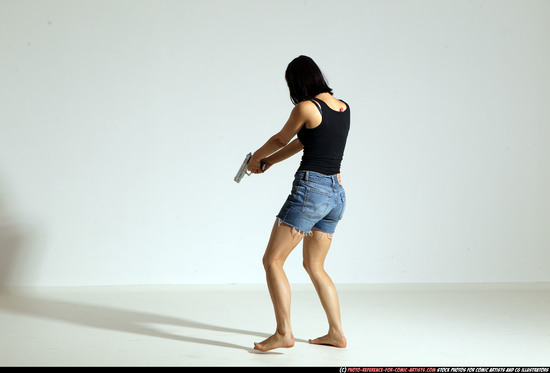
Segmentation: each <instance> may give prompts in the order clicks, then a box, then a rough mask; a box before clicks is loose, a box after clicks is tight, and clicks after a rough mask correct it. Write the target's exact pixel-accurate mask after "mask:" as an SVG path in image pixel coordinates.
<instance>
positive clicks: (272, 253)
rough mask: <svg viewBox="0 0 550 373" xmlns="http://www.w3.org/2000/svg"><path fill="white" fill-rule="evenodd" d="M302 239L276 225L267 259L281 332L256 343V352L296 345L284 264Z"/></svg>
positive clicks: (278, 330) (267, 268)
mask: <svg viewBox="0 0 550 373" xmlns="http://www.w3.org/2000/svg"><path fill="white" fill-rule="evenodd" d="M301 240H302V236H301V234H299V233H297V232H295V231H294V232H293V229H292V228H291V227H289V226H288V225H285V224H280V225H279V224H278V222H277V220H276V221H275V224H273V230H272V231H271V237H270V239H269V243H268V244H267V249H266V251H265V254H264V257H263V264H264V268H265V273H266V280H267V287H268V289H269V295H270V296H271V301H272V302H273V308H274V310H275V320H276V321H277V330H276V331H275V334H273V335H272V336H271V337H269V338H267V339H266V340H264V341H262V342H260V343H254V349H255V350H259V351H269V350H272V349H274V348H281V347H286V348H288V347H292V346H294V336H293V334H292V327H291V325H290V284H289V283H288V279H287V277H286V274H285V271H284V270H283V265H284V263H285V260H286V258H287V257H288V255H289V254H290V252H291V251H292V250H294V248H295V247H296V245H298V243H300V241H301Z"/></svg>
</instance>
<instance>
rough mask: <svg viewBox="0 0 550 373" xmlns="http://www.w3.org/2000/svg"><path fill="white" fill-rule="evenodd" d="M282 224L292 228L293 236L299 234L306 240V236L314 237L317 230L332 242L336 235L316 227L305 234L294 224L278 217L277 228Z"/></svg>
mask: <svg viewBox="0 0 550 373" xmlns="http://www.w3.org/2000/svg"><path fill="white" fill-rule="evenodd" d="M281 224H284V225H287V226H289V227H290V228H292V234H299V235H300V236H302V238H304V237H305V236H309V237H313V230H316V231H318V232H321V233H324V234H326V235H327V237H328V238H329V239H331V240H332V236H333V235H334V233H329V232H324V231H322V230H320V229H319V228H315V227H313V228H311V229H310V230H309V232H305V231H303V230H301V229H299V228H296V227H295V226H293V225H292V224H290V223H287V222H285V221H284V220H283V219H281V218H280V217H278V216H277V226H279V227H280V226H281Z"/></svg>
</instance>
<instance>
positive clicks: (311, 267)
mask: <svg viewBox="0 0 550 373" xmlns="http://www.w3.org/2000/svg"><path fill="white" fill-rule="evenodd" d="M302 265H303V266H304V269H305V270H306V272H307V273H308V274H309V275H310V276H315V275H316V274H319V273H322V272H324V271H325V270H324V267H323V264H319V263H317V262H314V261H312V260H309V259H306V258H304V261H303V262H302Z"/></svg>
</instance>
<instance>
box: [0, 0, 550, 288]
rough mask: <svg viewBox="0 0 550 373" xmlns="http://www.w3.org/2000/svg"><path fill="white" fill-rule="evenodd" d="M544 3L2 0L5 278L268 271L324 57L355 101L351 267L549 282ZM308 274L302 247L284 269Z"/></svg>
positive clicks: (29, 280) (260, 278)
mask: <svg viewBox="0 0 550 373" xmlns="http://www.w3.org/2000/svg"><path fill="white" fill-rule="evenodd" d="M549 14H550V2H548V1H546V0H541V1H535V0H529V1H523V0H518V1H504V0H498V1H489V0H487V1H440V0H433V1H425V0H422V1H420V0H417V1H408V0H402V1H390V0H380V1H367V0H364V1H362V0H361V1H341V2H333V1H295V0H289V1H281V0H276V1H252V0H251V1H230V0H219V1H213V0H207V1H204V0H200V1H198V0H197V1H176V0H173V1H168V0H165V1H159V0H154V1H153V0H149V1H139V0H127V1H122V0H93V1H92V0H90V1H75V0H60V1H51V0H50V1H42V0H40V1H39V0H36V1H21V0H1V1H0V76H1V84H0V271H1V272H0V284H1V285H40V286H46V285H104V284H165V283H262V282H264V274H263V268H262V266H261V257H262V255H263V251H264V249H265V245H266V243H267V239H268V235H269V232H270V230H271V226H272V223H273V221H274V220H275V215H276V213H277V212H278V210H279V208H280V206H281V205H282V203H283V202H284V199H285V198H286V196H287V194H288V192H289V190H290V184H291V181H292V176H293V174H294V171H295V169H296V168H297V166H298V164H299V157H295V158H293V159H291V160H289V161H287V162H286V163H285V164H281V165H280V166H278V167H276V168H273V169H271V170H270V171H269V172H268V173H266V174H265V175H261V176H257V175H253V176H251V177H247V178H245V179H244V180H243V181H242V182H241V183H240V184H236V183H235V182H234V181H233V177H234V175H235V173H236V171H237V169H238V167H239V165H240V163H241V162H242V160H243V158H244V155H245V154H246V153H247V152H249V151H254V150H255V149H257V148H258V147H259V146H261V145H262V144H263V142H265V141H266V140H267V138H268V137H269V136H271V135H272V134H274V133H275V132H276V131H277V130H278V129H279V128H280V127H281V126H282V125H283V124H284V122H285V120H286V119H287V116H288V113H289V112H290V110H291V103H290V100H289V97H288V91H287V87H286V85H285V81H284V70H285V68H286V65H287V64H288V62H290V60H292V59H293V58H294V57H296V56H298V55H299V54H306V55H309V56H311V57H313V58H314V59H315V60H316V61H317V62H318V63H319V65H320V66H321V68H322V69H323V71H324V72H325V74H326V75H327V77H328V79H329V83H330V85H331V86H332V87H333V88H334V90H335V95H336V96H337V97H342V98H344V99H345V100H346V101H347V102H348V103H349V104H350V106H351V108H352V130H351V133H350V140H349V142H348V148H347V152H346V154H345V159H344V164H343V169H342V172H343V179H344V185H345V187H346V189H347V195H348V209H347V212H346V216H345V218H344V220H343V221H342V222H341V225H340V226H339V227H338V231H337V234H336V235H335V238H334V242H333V247H332V251H331V253H330V254H329V257H328V259H327V260H328V262H327V268H328V270H329V272H330V273H331V274H332V277H333V279H334V281H335V282H339V283H344V282H348V283H364V282H369V283H370V282H375V283H382V282H523V281H535V282H536V281H550V272H549V271H548V269H547V268H548V264H549V263H550V250H549V249H550V233H549V227H550V197H549V194H548V191H549V190H550V167H549V166H548V165H549V164H550V150H549V149H548V144H549V140H550V102H549V101H550V74H549V70H548V66H550V19H549V18H550V17H549ZM286 269H287V272H288V277H289V279H290V281H291V282H306V281H308V280H307V277H306V275H305V273H304V272H303V270H302V268H301V252H300V250H298V249H297V250H296V252H295V253H293V255H291V257H290V259H289V262H288V264H287V266H286Z"/></svg>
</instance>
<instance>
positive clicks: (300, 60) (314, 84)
mask: <svg viewBox="0 0 550 373" xmlns="http://www.w3.org/2000/svg"><path fill="white" fill-rule="evenodd" d="M285 79H286V83H287V84H288V89H289V90H290V100H291V101H292V103H293V104H295V105H296V104H297V103H298V102H301V101H304V100H310V99H312V98H314V97H315V96H317V95H318V94H319V93H323V92H328V93H330V94H332V89H331V88H330V87H329V86H328V84H327V81H326V80H325V77H324V76H323V73H322V72H321V69H319V66H317V64H316V63H315V61H313V60H312V59H311V58H310V57H308V56H299V57H296V58H295V59H294V60H292V61H291V62H290V63H289V64H288V67H287V68H286V72H285Z"/></svg>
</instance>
